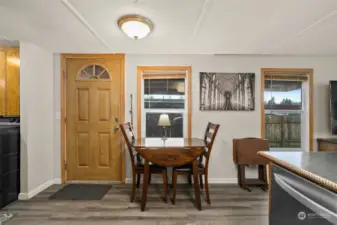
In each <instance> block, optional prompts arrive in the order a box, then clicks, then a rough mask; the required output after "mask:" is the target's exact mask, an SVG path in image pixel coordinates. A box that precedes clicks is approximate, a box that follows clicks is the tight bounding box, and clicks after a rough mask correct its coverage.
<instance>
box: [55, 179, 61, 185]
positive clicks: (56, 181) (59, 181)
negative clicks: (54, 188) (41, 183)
mask: <svg viewBox="0 0 337 225" xmlns="http://www.w3.org/2000/svg"><path fill="white" fill-rule="evenodd" d="M54 184H62V180H61V178H55V179H54Z"/></svg>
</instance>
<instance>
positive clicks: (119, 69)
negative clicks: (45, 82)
mask: <svg viewBox="0 0 337 225" xmlns="http://www.w3.org/2000/svg"><path fill="white" fill-rule="evenodd" d="M65 63H66V171H65V172H66V179H67V180H101V181H102V180H106V181H121V180H122V176H121V174H122V154H121V152H122V151H121V143H120V132H119V131H118V130H115V129H114V128H115V127H116V126H118V123H119V120H120V119H121V110H122V108H121V107H123V105H122V102H121V90H122V88H121V86H122V82H121V81H122V79H121V78H122V75H123V74H122V73H123V71H124V70H123V68H124V58H123V57H121V56H120V55H118V56H114V55H97V56H92V57H87V58H85V57H80V58H67V59H66V62H65Z"/></svg>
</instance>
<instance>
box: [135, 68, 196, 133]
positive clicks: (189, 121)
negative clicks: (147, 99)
mask: <svg viewBox="0 0 337 225" xmlns="http://www.w3.org/2000/svg"><path fill="white" fill-rule="evenodd" d="M144 71H147V72H172V74H163V75H158V74H153V75H152V74H151V75H145V76H143V72H144ZM178 71H179V72H180V71H182V72H185V73H186V74H185V75H182V74H175V72H178ZM144 77H145V78H149V77H151V78H157V79H158V78H161V79H169V78H175V79H177V78H185V80H186V82H187V95H188V96H187V101H188V105H187V136H188V138H191V137H192V91H191V90H192V67H191V66H138V67H137V137H138V138H139V137H141V132H142V129H141V128H142V115H141V114H142V102H141V101H142V96H141V87H142V81H143V79H144Z"/></svg>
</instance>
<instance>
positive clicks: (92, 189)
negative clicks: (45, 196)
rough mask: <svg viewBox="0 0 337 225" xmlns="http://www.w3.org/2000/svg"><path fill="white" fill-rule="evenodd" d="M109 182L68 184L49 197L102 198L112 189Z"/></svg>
mask: <svg viewBox="0 0 337 225" xmlns="http://www.w3.org/2000/svg"><path fill="white" fill-rule="evenodd" d="M111 187H112V186H111V185H107V184H68V185H67V186H65V187H63V188H62V189H60V190H58V191H57V192H55V193H54V194H53V195H51V196H50V197H49V199H51V200H101V199H102V198H103V197H104V196H105V195H106V193H108V191H109V190H110V189H111Z"/></svg>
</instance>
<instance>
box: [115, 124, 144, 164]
mask: <svg viewBox="0 0 337 225" xmlns="http://www.w3.org/2000/svg"><path fill="white" fill-rule="evenodd" d="M119 127H120V128H121V131H122V134H123V137H124V140H125V142H126V145H127V147H128V152H129V155H130V159H131V164H132V169H136V162H135V158H134V156H135V155H136V157H137V163H139V162H140V156H139V155H138V154H136V153H134V151H133V148H132V142H134V141H135V135H134V132H133V128H132V126H131V124H130V123H129V122H128V123H124V124H120V125H119Z"/></svg>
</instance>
